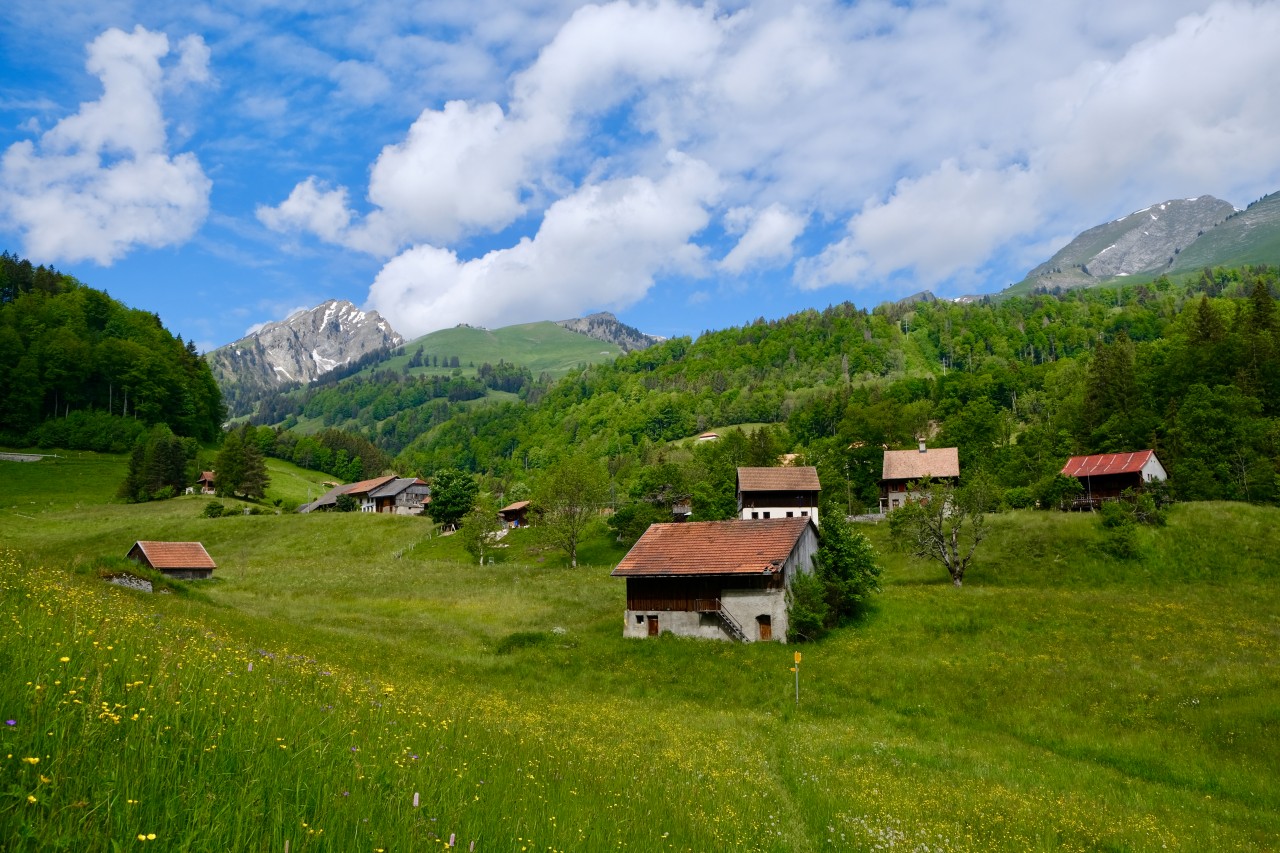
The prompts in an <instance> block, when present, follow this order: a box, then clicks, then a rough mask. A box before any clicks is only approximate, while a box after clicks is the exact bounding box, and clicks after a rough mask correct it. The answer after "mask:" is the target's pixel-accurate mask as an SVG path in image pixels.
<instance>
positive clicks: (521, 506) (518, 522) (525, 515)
mask: <svg viewBox="0 0 1280 853" xmlns="http://www.w3.org/2000/svg"><path fill="white" fill-rule="evenodd" d="M498 518H499V519H500V520H501V521H502V524H503V526H505V527H528V526H529V502H528V501H516V502H515V503H511V504H507V505H506V506H504V507H503V508H502V509H500V510H498Z"/></svg>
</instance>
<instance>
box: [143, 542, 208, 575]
mask: <svg viewBox="0 0 1280 853" xmlns="http://www.w3.org/2000/svg"><path fill="white" fill-rule="evenodd" d="M135 551H137V552H140V553H141V555H142V557H143V559H145V560H146V561H147V563H148V564H149V565H150V566H151V567H152V568H153V569H216V568H218V566H217V564H216V563H214V562H213V558H212V557H210V556H209V552H208V551H206V550H205V549H204V545H202V544H200V543H199V542H150V541H143V540H139V541H137V542H134V543H133V547H132V548H130V549H129V554H128V555H127V556H133V554H134V552H135Z"/></svg>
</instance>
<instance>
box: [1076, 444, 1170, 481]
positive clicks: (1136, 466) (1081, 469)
mask: <svg viewBox="0 0 1280 853" xmlns="http://www.w3.org/2000/svg"><path fill="white" fill-rule="evenodd" d="M1153 456H1155V451H1153V450H1135V451H1133V452H1132V453H1097V454H1094V455H1093V456H1072V457H1071V458H1070V459H1068V460H1067V464H1066V465H1063V466H1062V473H1063V474H1066V475H1067V476H1068V477H1101V476H1104V475H1106V474H1137V473H1139V472H1140V471H1142V468H1143V466H1145V465H1146V464H1147V463H1148V462H1149V461H1151V457H1153Z"/></svg>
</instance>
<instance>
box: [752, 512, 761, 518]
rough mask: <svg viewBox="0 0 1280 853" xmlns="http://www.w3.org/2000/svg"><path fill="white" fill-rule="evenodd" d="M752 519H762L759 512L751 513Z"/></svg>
mask: <svg viewBox="0 0 1280 853" xmlns="http://www.w3.org/2000/svg"><path fill="white" fill-rule="evenodd" d="M751 517H752V518H759V517H760V513H758V512H753V513H751Z"/></svg>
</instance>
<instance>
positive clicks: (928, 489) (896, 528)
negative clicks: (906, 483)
mask: <svg viewBox="0 0 1280 853" xmlns="http://www.w3.org/2000/svg"><path fill="white" fill-rule="evenodd" d="M889 530H890V532H891V534H892V536H893V538H894V540H895V541H896V542H897V543H898V544H899V545H900V546H901V547H902V548H903V549H904V550H906V551H907V553H909V554H911V555H912V556H913V557H920V558H922V559H926V560H936V561H937V562H939V563H941V564H942V566H943V568H945V569H946V570H947V574H948V575H950V576H951V582H952V583H953V584H955V585H956V586H960V585H961V583H962V582H963V581H964V573H965V572H966V571H967V570H968V568H969V566H970V565H971V564H972V562H973V555H974V552H975V551H976V550H977V549H978V545H979V544H981V543H982V540H983V539H984V538H986V535H987V527H986V517H985V516H984V514H983V512H982V508H981V506H980V504H979V503H978V501H977V500H975V499H974V496H973V495H971V494H969V493H968V492H967V491H966V490H965V489H963V488H956V487H953V486H951V485H950V484H947V483H939V482H932V481H930V480H928V479H925V480H922V481H920V482H919V483H917V484H916V487H915V489H914V494H913V496H912V499H911V500H908V501H906V502H905V503H904V504H903V505H902V506H901V507H899V508H898V509H895V510H894V511H893V512H891V513H889Z"/></svg>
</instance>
